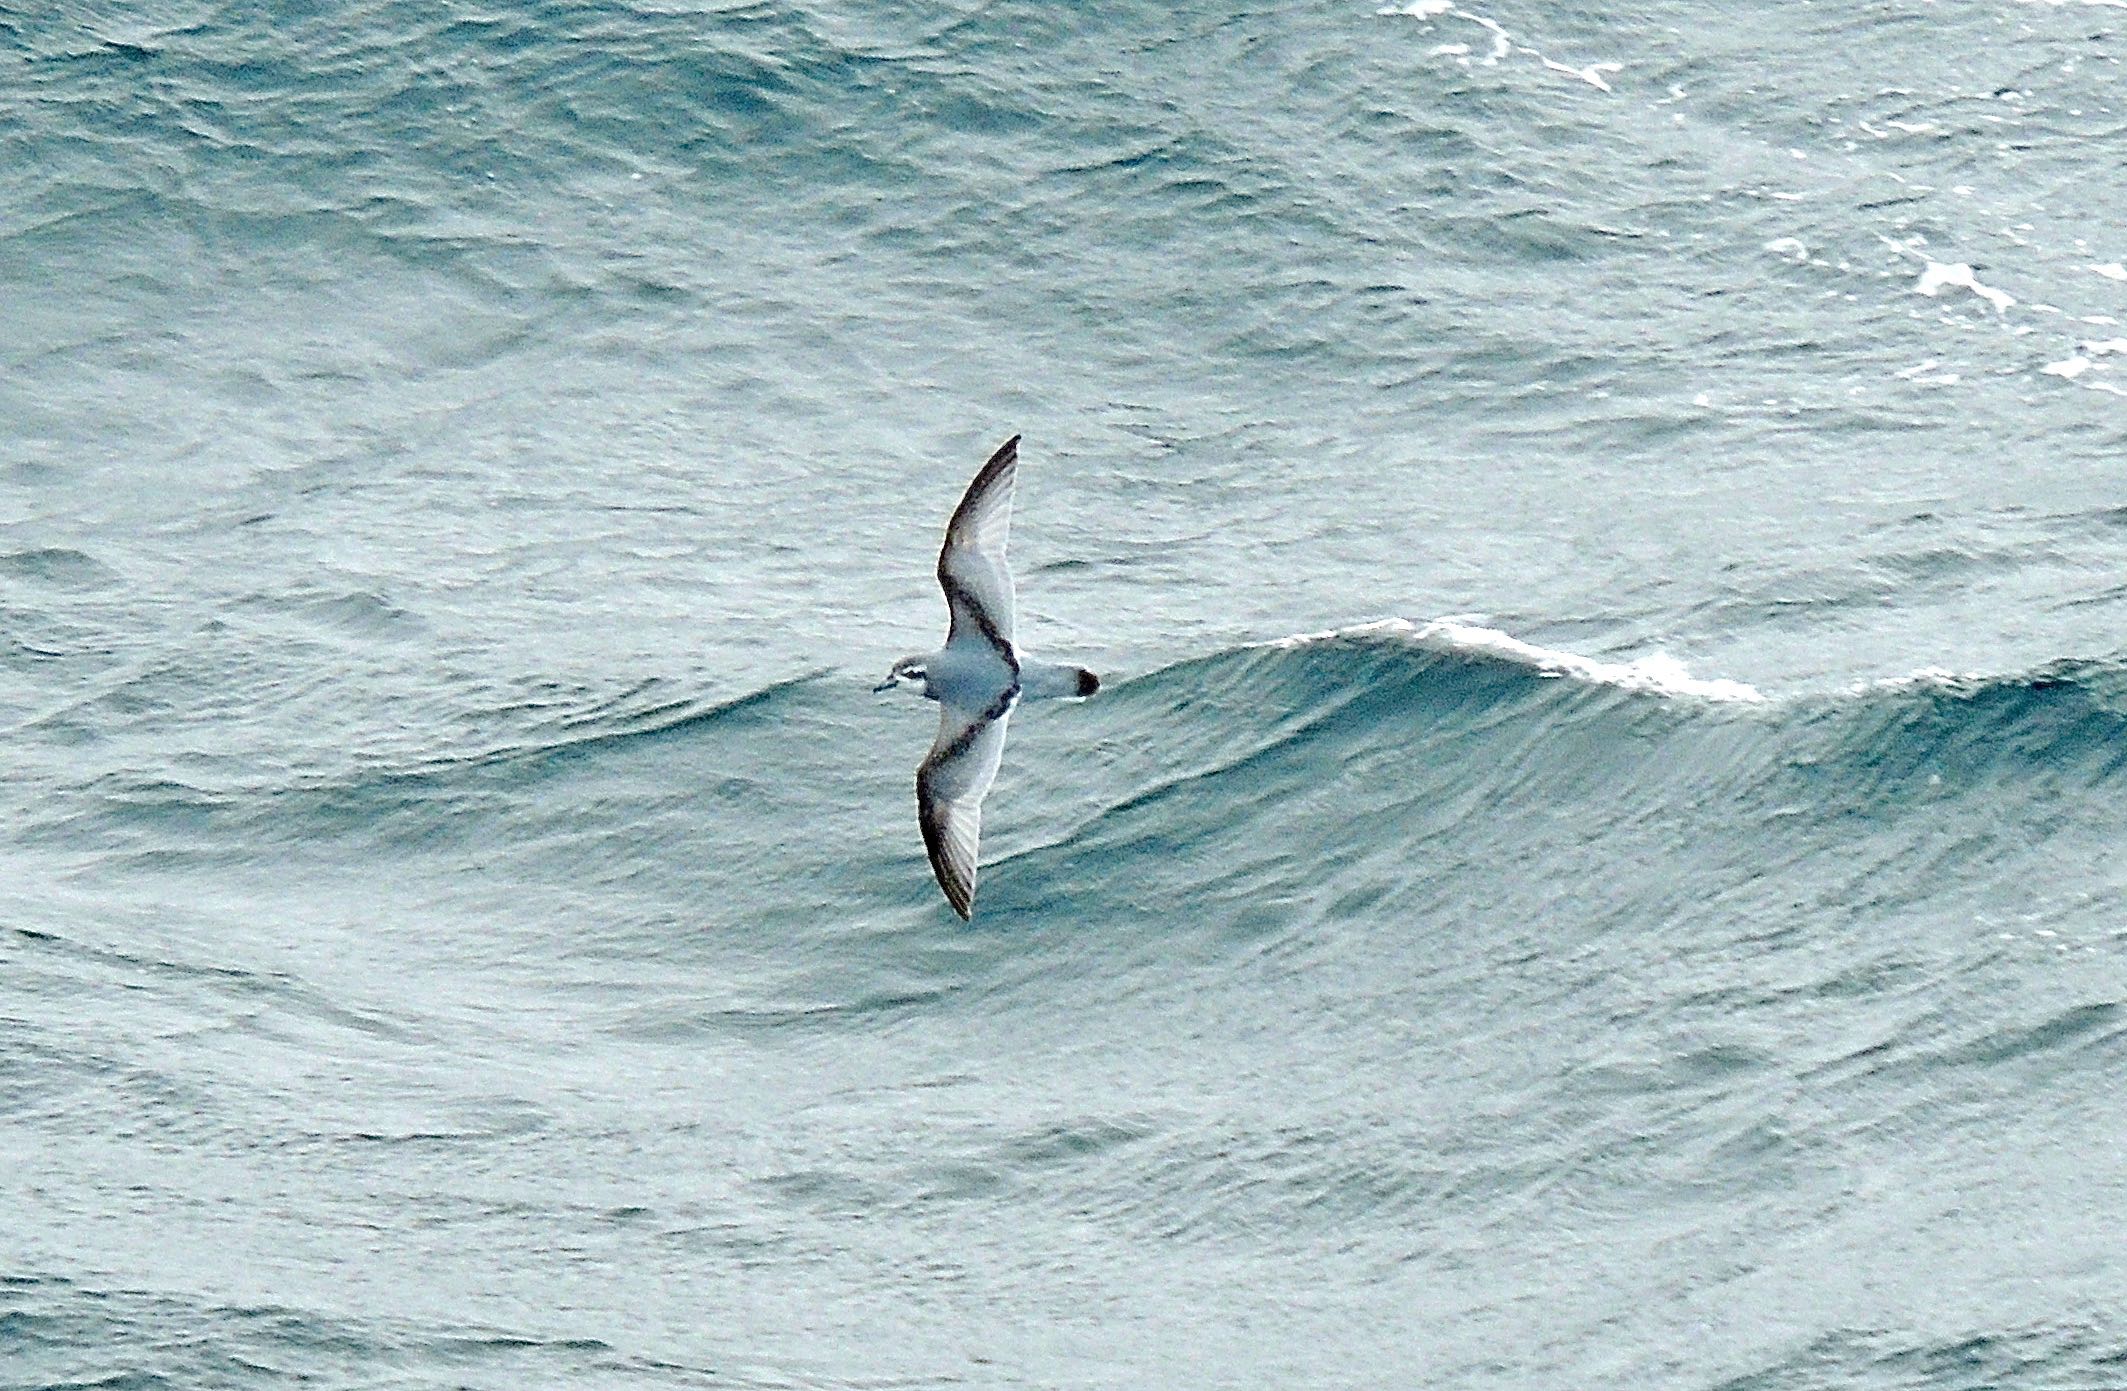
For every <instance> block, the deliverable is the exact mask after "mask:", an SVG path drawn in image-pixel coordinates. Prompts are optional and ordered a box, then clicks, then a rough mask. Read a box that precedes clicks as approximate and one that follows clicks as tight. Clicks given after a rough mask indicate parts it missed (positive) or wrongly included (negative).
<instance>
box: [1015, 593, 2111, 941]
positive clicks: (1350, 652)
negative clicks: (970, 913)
mask: <svg viewBox="0 0 2127 1391" xmlns="http://www.w3.org/2000/svg"><path fill="white" fill-rule="evenodd" d="M1086 715H1087V720H1088V723H1090V724H1093V725H1095V726H1096V727H1097V730H1098V733H1097V734H1096V735H1095V736H1093V739H1092V742H1093V745H1094V747H1095V748H1096V749H1097V750H1099V751H1100V752H1099V753H1098V754H1097V755H1096V757H1095V758H1094V759H1093V760H1092V762H1093V763H1095V764H1096V765H1097V768H1096V769H1094V770H1090V772H1091V776H1090V777H1088V774H1089V769H1088V768H1087V767H1085V766H1084V765H1083V764H1080V763H1069V764H1067V765H1063V766H1061V767H1059V768H1058V769H1056V770H1054V771H1053V773H1052V772H1051V771H1050V770H1043V769H1037V770H1033V771H1031V772H1030V773H1029V774H1028V776H1030V777H1033V778H1035V779H1037V780H1039V781H1040V782H1042V783H1043V784H1044V786H1043V787H1042V789H1041V790H1040V791H1039V792H1038V793H1033V794H1030V800H1035V801H1037V802H1044V801H1049V800H1051V799H1053V801H1054V803H1055V804H1057V805H1063V806H1068V805H1072V804H1073V803H1074V800H1075V801H1076V802H1077V804H1078V805H1081V806H1083V805H1085V803H1086V800H1087V793H1088V788H1087V785H1086V784H1087V783H1088V782H1090V783H1091V784H1092V787H1093V789H1094V790H1093V796H1092V799H1091V800H1092V801H1093V803H1094V805H1095V808H1096V809H1095V810H1093V811H1092V812H1091V813H1090V814H1089V815H1083V816H1081V817H1080V819H1079V820H1078V821H1077V822H1076V824H1075V825H1074V826H1073V827H1072V828H1071V829H1070V830H1069V831H1068V832H1066V833H1065V834H1063V835H1061V836H1057V837H1052V838H1050V839H1049V840H1048V841H1047V842H1046V843H1044V844H1041V845H1038V846H1035V847H1033V848H1029V849H1025V850H1020V851H1017V852H1016V855H1015V856H1014V857H1015V858H1024V859H1026V860H1027V861H1028V862H1029V863H1030V864H1032V865H1042V866H1047V865H1055V866H1056V869H1055V873H1056V874H1057V875H1059V876H1062V877H1076V876H1077V875H1079V874H1085V875H1088V876H1090V877H1092V878H1094V879H1096V880H1101V881H1104V882H1109V883H1112V884H1115V885H1117V886H1118V887H1117V889H1116V897H1117V899H1118V900H1122V899H1126V898H1127V899H1132V900H1139V901H1144V902H1146V903H1148V904H1150V905H1152V906H1154V907H1156V908H1158V909H1159V910H1160V911H1165V910H1166V909H1169V908H1174V907H1177V906H1178V905H1181V904H1184V903H1187V902H1191V901H1201V900H1202V899H1203V897H1205V896H1208V897H1209V898H1211V899H1214V900H1216V899H1219V898H1222V897H1223V898H1225V899H1227V900H1229V901H1230V902H1231V903H1232V904H1233V905H1234V910H1235V911H1236V912H1239V913H1242V914H1243V915H1247V914H1250V913H1254V912H1257V911H1265V912H1267V911H1268V908H1269V906H1270V905H1274V904H1285V905H1287V906H1296V905H1307V906H1308V916H1313V915H1316V914H1321V915H1325V916H1337V915H1342V914H1350V913H1361V912H1364V911H1366V910H1368V909H1370V908H1373V907H1375V906H1378V905H1380V904H1381V903H1383V902H1390V901H1399V900H1409V901H1411V902H1412V903H1414V904H1416V903H1418V902H1421V901H1424V900H1426V899H1427V898H1428V896H1431V897H1432V898H1434V899H1436V900H1437V899H1438V898H1439V897H1440V896H1441V895H1443V894H1447V895H1450V896H1452V895H1453V893H1454V892H1455V891H1454V889H1453V888H1452V886H1453V885H1454V884H1456V883H1458V882H1478V881H1482V882H1488V883H1495V884H1496V883H1497V882H1498V880H1497V878H1496V876H1495V875H1493V874H1491V873H1485V872H1482V867H1483V866H1487V865H1494V864H1501V863H1505V862H1508V861H1511V862H1513V863H1514V864H1515V866H1516V870H1517V874H1518V875H1519V876H1520V878H1519V882H1520V883H1521V884H1524V885H1527V884H1530V883H1539V882H1542V881H1545V880H1551V881H1553V882H1554V884H1555V885H1556V886H1557V887H1558V888H1559V891H1560V892H1567V891H1568V890H1567V889H1566V888H1565V886H1566V885H1569V884H1577V883H1578V881H1579V879H1580V877H1581V876H1594V877H1595V879H1596V880H1597V882H1598V883H1599V885H1600V888H1599V889H1598V890H1597V892H1596V898H1597V899H1598V900H1600V899H1602V898H1604V897H1609V896H1616V897H1617V898H1618V901H1619V904H1620V911H1626V910H1628V909H1629V908H1630V907H1631V906H1632V905H1634V904H1637V906H1638V907H1639V908H1645V907H1646V906H1647V902H1648V901H1650V900H1651V901H1657V902H1659V903H1661V904H1663V905H1668V906H1671V907H1674V906H1676V905H1678V904H1679V903H1681V902H1682V901H1684V900H1683V899H1680V898H1679V897H1678V896H1677V894H1676V893H1675V891H1674V890H1673V889H1672V888H1670V887H1667V886H1669V885H1673V884H1679V883H1682V884H1689V883H1693V882H1697V883H1700V884H1702V885H1703V884H1705V883H1707V882H1708V881H1709V880H1710V879H1711V880H1718V881H1719V882H1720V883H1722V884H1723V885H1724V891H1726V890H1727V889H1733V888H1737V887H1739V885H1738V883H1735V882H1731V881H1738V880H1747V879H1749V878H1751V877H1762V876H1763V875H1764V874H1765V873H1766V871H1768V869H1777V868H1779V867H1781V866H1784V865H1789V864H1795V863H1801V862H1806V861H1809V860H1810V859H1812V858H1813V857H1823V856H1829V855H1834V854H1835V853H1836V854H1837V855H1839V857H1840V858H1839V860H1838V862H1839V863H1848V864H1850V863H1854V861H1853V860H1852V858H1851V857H1850V855H1849V852H1852V851H1855V850H1857V849H1858V850H1860V851H1862V852H1866V851H1868V850H1869V849H1870V846H1868V845H1863V846H1859V847H1856V846H1855V845H1854V844H1853V842H1852V840H1851V838H1852V837H1853V836H1854V835H1855V834H1856V830H1855V826H1854V824H1853V823H1856V822H1859V823H1864V830H1865V831H1867V832H1868V833H1870V834H1873V835H1874V836H1875V843H1874V847H1873V848H1874V850H1875V851H1876V853H1879V854H1880V855H1881V856H1882V857H1883V860H1884V865H1883V866H1882V867H1883V868H1884V869H1886V871H1896V872H1895V873H1891V874H1890V879H1892V880H1895V879H1898V878H1900V877H1902V876H1903V875H1908V874H1910V875H1922V876H1924V875H1925V873H1926V872H1927V870H1926V869H1925V868H1924V866H1928V865H1934V866H1936V867H1938V868H1940V861H1941V860H1942V858H1943V857H1945V856H1948V857H1950V858H1953V859H1955V860H1956V863H1957V868H1956V871H1955V872H1956V873H1958V874H1960V875H1968V876H1975V877H1978V878H1980V879H1983V880H1985V881H1988V882H2004V881H2006V880H2007V879H2009V878H2012V877H2013V875H2014V874H2015V873H2016V872H2017V869H2016V866H2019V865H2023V866H2026V867H2028V861H2027V860H2026V859H2025V856H2026V855H2027V854H2029V853H2032V852H2034V851H2036V850H2037V849H2038V847H2039V846H2041V845H2042V844H2043V843H2045V842H2049V841H2056V840H2059V839H2061V838H2063V837H2071V838H2072V837H2077V836H2086V837H2091V838H2093V839H2095V838H2100V837H2102V835H2103V828H2104V825H2105V818H2106V812H2105V803H2106V801H2107V799H2108V798H2110V797H2113V796H2116V795H2117V792H2118V790H2119V787H2120V784H2121V781H2122V778H2123V775H2127V669H2123V667H2122V666H2121V664H2120V663H2118V662H2117V661H2111V660H2091V661H2075V662H2060V663H2055V664H2053V665H2050V666H2048V667H2045V668H2043V669H2042V670H2039V671H2035V672H2030V673H2024V674H2015V675H2007V676H2000V677H1989V678H1979V677H1975V678H1964V677H1951V676H1946V675H1937V674H1926V675H1921V676H1916V677H1912V678H1907V679H1903V680H1897V681H1886V682H1878V683H1873V684H1869V685H1865V686H1859V687H1856V688H1854V689H1852V690H1849V691H1845V692H1840V693H1834V694H1798V695H1778V696H1770V697H1769V696H1767V695H1765V694H1764V693H1761V692H1759V691H1757V690H1755V689H1752V688H1750V687H1748V686H1744V685H1741V684H1740V683H1734V682H1724V681H1707V680H1702V679H1699V678H1695V677H1693V676H1691V675H1690V674H1689V673H1688V672H1685V671H1684V670H1683V669H1682V668H1681V667H1679V666H1677V665H1676V664H1674V663H1669V662H1664V661H1661V660H1659V659H1655V660H1643V661H1639V662H1622V663H1621V662H1605V661H1600V660H1596V659H1592V658H1587V657H1582V656H1578V655H1575V654H1571V653H1565V652H1557V651H1551V650H1547V649H1543V648H1537V647H1534V646H1531V645H1529V644H1526V643H1522V642H1519V641H1517V640H1514V639H1511V638H1508V637H1506V636H1505V635H1503V634H1499V633H1496V632H1494V631H1492V630H1489V629H1483V628H1477V627H1474V626H1471V625H1468V624H1462V623H1456V622H1440V623H1433V624H1427V625H1423V626H1417V625H1410V624H1390V625H1376V626H1373V627H1370V628H1366V629H1357V630H1349V631H1344V632H1339V633H1332V634H1322V635H1317V636H1313V637H1307V638H1296V639H1289V640H1286V641H1284V642H1279V643H1272V644H1267V645H1258V646H1248V647H1241V648H1235V649H1231V650H1227V651H1222V652H1218V653H1214V654H1211V655H1208V656H1205V657H1202V658H1197V659H1192V660H1189V661H1185V662H1182V663H1178V664H1176V665H1173V666H1169V667H1165V668H1162V669H1159V670H1156V671H1153V672H1150V673H1148V674H1146V675H1143V676H1140V677H1137V678H1135V679H1132V680H1128V681H1125V682H1122V683H1119V684H1118V685H1116V686H1115V688H1114V689H1113V690H1112V691H1111V692H1109V693H1108V694H1106V695H1104V697H1103V698H1102V700H1100V701H1097V702H1094V703H1093V704H1092V705H1090V706H1089V707H1087V711H1086ZM1148 726H1149V730H1147V728H1146V727H1148ZM1022 727H1023V728H1025V729H1026V730H1027V731H1028V732H1027V733H1026V734H1025V735H1023V736H1021V735H1016V734H1015V738H1018V739H1021V740H1022V741H1023V742H1029V743H1030V742H1031V741H1034V740H1039V739H1043V738H1045V737H1047V736H1045V735H1044V734H1042V733H1041V732H1039V730H1038V727H1037V724H1036V722H1035V721H1031V720H1029V721H1026V722H1024V724H1023V726H1022ZM2012 842H2013V843H2012ZM1762 855H1770V856H1771V858H1770V859H1769V860H1766V859H1760V858H1759V857H1760V856H1762ZM1860 862H1861V863H1867V855H1866V854H1865V853H1864V854H1863V855H1862V858H1861V861H1860ZM1724 865H1725V866H1726V867H1727V868H1726V870H1725V871H1724V870H1723V868H1722V867H1723V866H1724ZM1457 871H1469V872H1471V873H1472V874H1475V875H1477V879H1476V880H1471V881H1461V880H1458V879H1457V877H1456V873H1457ZM1008 878H1009V876H1005V875H993V876H992V888H991V889H990V890H989V892H991V893H992V895H993V897H992V899H991V902H992V903H993V904H997V903H999V902H1000V901H1001V899H1000V896H1001V895H1003V894H1008V893H1011V892H1012V890H1010V889H1007V888H1002V887H999V886H1002V885H1003V884H1005V883H1006V882H1007V880H1008ZM1887 882H1888V881H1887ZM1635 883H1637V884H1638V885H1639V888H1638V890H1633V888H1632V886H1633V885H1634V884H1635ZM1918 883H1919V881H1918V880H1915V881H1914V884H1915V888H1916V891H1917V886H1918ZM1123 884H1128V885H1129V886H1130V887H1129V888H1128V889H1127V890H1124V889H1123V888H1121V887H1120V886H1121V885H1123ZM1570 891H1571V892H1573V893H1574V894H1575V896H1576V897H1577V898H1579V899H1581V900H1583V901H1587V900H1588V897H1589V896H1588V894H1587V892H1586V890H1585V889H1582V888H1578V887H1576V888H1573V889H1572V890H1570ZM1507 892H1508V893H1509V896H1512V895H1513V894H1514V893H1516V892H1519V891H1518V890H1514V889H1509V890H1507ZM1635 893H1638V894H1642V895H1644V896H1645V897H1644V898H1636V897H1635Z"/></svg>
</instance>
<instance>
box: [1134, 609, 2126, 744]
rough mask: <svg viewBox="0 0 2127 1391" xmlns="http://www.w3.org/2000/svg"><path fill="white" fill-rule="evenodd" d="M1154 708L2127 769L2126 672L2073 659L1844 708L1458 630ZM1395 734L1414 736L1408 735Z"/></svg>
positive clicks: (1915, 676) (1395, 636) (1888, 682)
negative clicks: (1657, 720) (1356, 706)
mask: <svg viewBox="0 0 2127 1391" xmlns="http://www.w3.org/2000/svg"><path fill="white" fill-rule="evenodd" d="M1124 684H1125V685H1135V686H1137V687H1139V688H1140V689H1141V690H1142V691H1144V692H1145V693H1147V694H1148V695H1152V696H1153V697H1154V698H1159V697H1160V696H1165V697H1170V698H1171V699H1172V703H1173V704H1174V706H1175V708H1176V709H1177V710H1178V711H1186V710H1187V709H1188V708H1189V707H1190V706H1191V704H1192V703H1193V698H1194V697H1195V696H1196V695H1197V694H1199V693H1203V692H1219V693H1223V694H1224V695H1226V696H1228V697H1232V696H1246V695H1248V694H1249V693H1251V692H1252V693H1254V696H1255V698H1254V699H1252V700H1249V701H1247V702H1246V703H1247V704H1248V705H1252V706H1255V707H1257V708H1258V709H1260V710H1261V711H1262V712H1264V717H1265V718H1266V719H1271V720H1273V721H1275V720H1276V719H1277V718H1278V716H1279V712H1290V713H1294V714H1298V715H1300V716H1302V717H1303V718H1306V719H1307V721H1308V723H1309V725H1310V727H1312V726H1313V725H1316V724H1319V723H1320V720H1319V717H1320V716H1322V715H1325V714H1327V713H1329V712H1330V711H1333V710H1336V709H1340V708H1343V707H1344V706H1347V705H1350V704H1352V703H1353V702H1359V703H1360V704H1362V705H1363V706H1364V707H1365V708H1370V709H1380V710H1382V711H1383V713H1384V714H1386V713H1387V712H1388V709H1389V707H1388V706H1386V705H1384V704H1383V701H1384V700H1387V699H1389V698H1391V697H1395V698H1396V700H1397V703H1396V708H1397V709H1399V710H1400V709H1402V708H1403V707H1404V706H1406V705H1419V706H1424V705H1433V706H1437V707H1441V708H1442V711H1443V713H1445V712H1446V709H1447V707H1453V708H1454V709H1456V710H1459V711H1461V712H1462V714H1463V717H1465V718H1469V719H1472V720H1476V721H1479V722H1486V721H1491V720H1496V719H1498V718H1500V717H1502V716H1503V715H1504V714H1505V712H1507V711H1508V710H1509V709H1510V708H1514V707H1518V706H1525V705H1533V706H1538V707H1542V710H1543V713H1537V712H1536V711H1533V710H1531V711H1527V712H1525V713H1524V714H1522V715H1520V716H1518V718H1521V719H1524V720H1526V721H1528V722H1530V723H1531V725H1532V726H1541V725H1542V723H1543V722H1545V721H1547V720H1556V719H1565V718H1572V719H1576V720H1577V719H1579V718H1583V717H1585V715H1576V716H1567V715H1565V714H1563V713H1562V712H1564V711H1566V710H1578V711H1581V712H1596V711H1602V712H1608V714H1607V716H1606V717H1607V718H1611V719H1614V720H1616V721H1618V722H1619V727H1620V730H1621V731H1622V729H1623V727H1624V725H1626V724H1628V723H1636V722H1638V721H1639V720H1641V719H1643V718H1644V717H1645V716H1647V715H1648V714H1649V713H1651V712H1653V711H1655V710H1659V711H1661V712H1663V717H1665V718H1668V719H1672V720H1675V721H1678V722H1688V721H1690V720H1693V719H1699V720H1707V721H1733V720H1735V719H1738V718H1741V719H1745V720H1748V721H1749V722H1751V723H1752V725H1753V726H1754V727H1756V728H1759V729H1761V730H1764V731H1767V732H1768V733H1770V734H1772V735H1774V736H1775V737H1777V736H1778V735H1779V734H1780V732H1782V731H1785V732H1786V733H1787V734H1788V735H1790V736H1792V737H1793V738H1794V739H1795V740H1796V742H1797V744H1798V747H1799V745H1800V744H1802V743H1818V742H1824V739H1825V736H1826V735H1829V736H1830V740H1829V742H1830V744H1831V745H1832V746H1834V747H1838V748H1841V749H1843V750H1844V751H1845V753H1846V754H1847V755H1848V756H1850V757H1854V758H1866V757H1869V756H1875V757H1879V758H1881V757H1890V756H1893V755H1896V756H1900V757H1905V758H1913V757H1922V756H1928V757H1937V758H1943V759H1951V760H1953V761H1957V762H1959V763H1960V764H1961V765H1963V766H1967V767H1968V769H1969V768H1970V767H1976V766H1977V765H1978V764H1980V763H1985V764H1987V765H1989V766H1994V765H2006V764H2010V763H2018V762H2020V763H2022V764H2024V765H2026V766H2028V767H2030V768H2032V769H2034V770H2040V769H2047V768H2053V769H2058V768H2062V767H2064V766H2067V765H2069V764H2078V765H2082V766H2084V767H2086V768H2088V769H2090V770H2092V771H2094V772H2095V773H2096V774H2097V775H2099V776H2105V777H2110V776H2113V775H2116V774H2117V773H2118V772H2120V771H2121V768H2122V765H2123V760H2127V661H2123V660H2121V659H2119V658H2062V659H2059V660H2057V661H2054V662H2051V663H2047V664H2045V665H2044V666H2041V667H2038V668H2036V669H2033V670H2030V671H2026V672H2011V673H2005V674H1999V675H1987V674H1979V673H1955V672H1950V671H1946V670H1942V669H1937V668H1926V669H1922V670H1919V671H1915V672H1912V673H1909V674H1906V675H1903V676H1898V677H1891V678H1884V679H1881V680H1876V681H1869V682H1863V683H1858V684H1855V685H1853V686H1851V687H1849V688H1848V689H1846V690H1844V691H1840V692H1835V693H1830V694H1825V693H1818V692H1801V693H1792V694H1769V693H1767V692H1765V691H1763V690H1760V689H1759V688H1757V687H1756V686H1753V685H1751V684H1749V683H1747V682H1743V681H1736V680H1731V679H1727V678H1721V677H1704V676H1699V675H1695V674H1693V673H1692V672H1691V671H1690V670H1689V669H1688V668H1687V667H1686V666H1685V665H1684V664H1683V663H1682V662H1680V661H1678V660H1676V659H1675V658H1673V657H1669V656H1667V655H1664V654H1660V653H1654V654H1648V655H1643V656H1638V657H1633V658H1630V659H1622V660H1620V659H1611V658H1600V657H1591V656H1586V655H1583V654H1580V653H1575V652H1570V651H1565V650H1561V649H1555V648H1548V647H1543V646H1539V645H1537V644H1535V643H1531V642H1527V641H1525V640H1523V639H1520V638H1517V637H1514V636H1513V635H1511V634H1509V633H1505V632H1502V631H1500V630H1498V629H1495V628H1490V627H1485V626H1483V625H1480V624H1478V623H1475V622H1473V621H1470V620H1468V619H1464V618H1459V617H1450V618H1439V619H1433V620H1430V621H1426V622H1413V621H1411V620H1408V619H1401V618H1392V619H1386V620H1382V621H1378V622H1372V623H1366V624H1360V625H1356V626H1353V627H1347V628H1338V629H1331V630H1326V631H1323V632H1315V633H1301V634H1294V635H1292V636H1289V637H1283V638H1277V639H1273V640H1270V641H1267V642H1261V643H1249V644H1243V645H1239V646H1236V647H1233V648H1229V649H1226V650H1224V651H1221V652H1217V653H1213V654H1210V655H1208V656H1205V657H1199V658H1194V659H1190V660H1187V661H1184V662H1180V663H1176V664H1174V665H1172V666H1168V667H1164V668H1160V669H1158V670H1156V671H1153V672H1150V673H1147V674H1146V675H1144V676H1141V677H1138V678H1136V679H1135V681H1134V682H1130V683H1124ZM1396 728H1397V732H1398V733H1402V734H1408V733H1409V732H1410V730H1409V728H1408V727H1407V726H1403V725H1401V724H1400V723H1399V724H1398V725H1397V726H1396Z"/></svg>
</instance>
